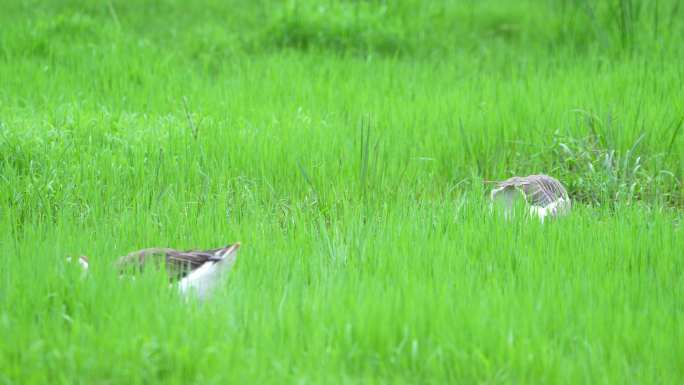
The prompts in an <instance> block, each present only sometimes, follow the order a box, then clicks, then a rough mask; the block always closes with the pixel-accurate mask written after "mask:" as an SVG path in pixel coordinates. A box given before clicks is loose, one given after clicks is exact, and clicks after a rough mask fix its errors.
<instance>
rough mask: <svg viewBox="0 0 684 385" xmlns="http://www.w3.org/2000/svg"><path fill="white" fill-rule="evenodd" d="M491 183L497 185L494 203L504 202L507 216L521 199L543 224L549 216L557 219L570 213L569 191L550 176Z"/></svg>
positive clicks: (540, 175) (530, 176) (494, 190)
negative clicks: (514, 204) (516, 201)
mask: <svg viewBox="0 0 684 385" xmlns="http://www.w3.org/2000/svg"><path fill="white" fill-rule="evenodd" d="M488 182H489V181H488ZM489 183H496V186H495V187H494V188H493V189H492V192H491V193H490V198H491V201H492V203H494V202H503V203H504V207H505V213H506V216H509V215H510V213H511V210H512V207H513V203H514V202H515V200H516V199H519V198H520V197H522V198H523V199H524V200H525V203H526V204H527V205H528V206H529V210H530V214H532V215H535V216H537V217H539V219H540V220H541V221H542V222H544V218H546V217H547V216H550V217H556V216H560V215H565V214H567V213H569V212H570V207H571V203H570V197H569V196H568V192H567V190H566V189H565V187H564V186H563V184H562V183H561V182H560V181H558V179H556V178H553V177H550V176H548V175H544V174H537V175H528V176H514V177H512V178H508V179H506V180H503V181H492V182H489Z"/></svg>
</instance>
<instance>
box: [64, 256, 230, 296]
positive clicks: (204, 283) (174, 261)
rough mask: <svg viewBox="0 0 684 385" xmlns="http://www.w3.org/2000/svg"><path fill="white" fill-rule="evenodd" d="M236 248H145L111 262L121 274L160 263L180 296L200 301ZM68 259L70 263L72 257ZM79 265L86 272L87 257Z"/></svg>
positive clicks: (225, 271)
mask: <svg viewBox="0 0 684 385" xmlns="http://www.w3.org/2000/svg"><path fill="white" fill-rule="evenodd" d="M238 249H240V243H234V244H232V245H229V246H225V247H220V248H216V249H210V250H185V251H181V250H175V249H170V248H148V249H142V250H138V251H134V252H131V253H128V254H126V255H124V256H122V257H119V258H118V259H117V260H116V262H115V264H114V265H115V267H116V268H117V270H118V271H119V273H120V274H122V275H125V274H129V273H136V272H140V271H142V269H143V268H144V267H145V266H147V265H149V264H151V265H154V266H155V267H157V268H160V267H162V266H163V267H164V268H165V270H166V272H167V274H168V276H169V280H170V282H171V283H172V284H173V283H176V282H177V287H178V290H179V291H180V292H181V294H182V295H184V296H190V295H196V296H197V297H198V298H199V299H200V300H203V299H206V298H207V297H208V296H209V295H210V294H211V292H212V291H213V290H214V289H215V288H216V286H217V284H218V283H219V282H220V281H221V279H222V278H223V277H224V276H225V275H226V274H228V272H230V270H231V268H232V267H233V264H234V263H235V261H236V259H237V251H238ZM67 261H69V262H71V257H68V258H67ZM79 264H80V265H81V268H83V270H84V271H88V266H89V265H88V257H86V256H81V257H79Z"/></svg>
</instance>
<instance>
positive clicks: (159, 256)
mask: <svg viewBox="0 0 684 385" xmlns="http://www.w3.org/2000/svg"><path fill="white" fill-rule="evenodd" d="M233 246H234V245H233ZM233 246H227V247H221V248H217V249H210V250H186V251H180V250H175V249H170V248H150V249H142V250H138V251H134V252H131V253H129V254H127V255H125V256H123V257H120V258H119V259H118V260H117V262H116V265H117V267H118V268H119V271H120V272H121V273H130V272H140V271H142V269H143V268H144V266H146V265H148V264H152V265H154V266H155V267H157V268H160V267H161V266H164V267H165V268H166V271H167V273H168V274H169V278H170V279H171V280H177V279H181V278H183V277H185V276H186V275H188V274H189V273H190V272H191V271H193V270H195V269H197V268H199V267H200V266H202V265H204V264H205V263H207V262H212V261H220V260H221V259H222V258H223V255H224V254H226V253H227V251H228V250H230V249H231V248H232V247H233Z"/></svg>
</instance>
